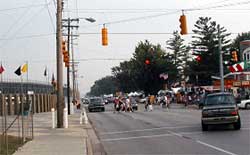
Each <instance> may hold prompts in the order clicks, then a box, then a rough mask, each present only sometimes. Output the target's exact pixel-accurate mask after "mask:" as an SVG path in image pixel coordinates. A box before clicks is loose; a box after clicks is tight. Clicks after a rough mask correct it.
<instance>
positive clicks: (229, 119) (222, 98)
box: [201, 92, 241, 131]
mask: <svg viewBox="0 0 250 155" xmlns="http://www.w3.org/2000/svg"><path fill="white" fill-rule="evenodd" d="M203 106H204V107H203V109H202V118H201V125H202V130H203V131H207V130H208V125H217V124H233V126H234V129H235V130H239V129H240V128H241V121H240V114H239V110H238V107H237V104H236V101H235V98H234V96H233V95H232V94H231V93H225V92H222V93H214V94H209V95H207V96H206V98H205V101H204V104H203Z"/></svg>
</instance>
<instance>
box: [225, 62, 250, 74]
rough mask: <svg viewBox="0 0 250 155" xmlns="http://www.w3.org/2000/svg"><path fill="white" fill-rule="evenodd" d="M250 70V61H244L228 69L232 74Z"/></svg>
mask: <svg viewBox="0 0 250 155" xmlns="http://www.w3.org/2000/svg"><path fill="white" fill-rule="evenodd" d="M249 68H250V62H249V61H243V62H240V63H237V64H234V65H232V66H229V67H228V69H229V71H230V72H231V73H233V72H242V71H244V70H245V69H249Z"/></svg>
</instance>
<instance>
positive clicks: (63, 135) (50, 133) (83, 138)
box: [14, 111, 87, 155]
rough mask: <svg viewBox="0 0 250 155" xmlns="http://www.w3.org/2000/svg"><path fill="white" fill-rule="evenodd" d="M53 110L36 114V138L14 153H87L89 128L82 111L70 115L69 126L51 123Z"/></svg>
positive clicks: (50, 154)
mask: <svg viewBox="0 0 250 155" xmlns="http://www.w3.org/2000/svg"><path fill="white" fill-rule="evenodd" d="M51 118H52V116H51V112H48V113H40V114H35V115H34V139H33V140H32V141H30V142H28V143H26V144H25V145H24V146H23V147H22V148H19V150H18V151H17V152H16V153H14V155H87V130H86V128H85V125H80V111H78V112H76V113H75V114H73V115H70V116H69V128H68V129H65V128H55V129H52V125H51Z"/></svg>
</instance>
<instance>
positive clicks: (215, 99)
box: [205, 95, 235, 106]
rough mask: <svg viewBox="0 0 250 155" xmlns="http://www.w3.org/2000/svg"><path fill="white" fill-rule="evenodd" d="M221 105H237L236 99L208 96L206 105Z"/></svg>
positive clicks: (225, 96) (228, 96)
mask: <svg viewBox="0 0 250 155" xmlns="http://www.w3.org/2000/svg"><path fill="white" fill-rule="evenodd" d="M219 104H235V99H234V97H233V96H232V95H213V96H207V98H206V100H205V105H207V106H210V105H219Z"/></svg>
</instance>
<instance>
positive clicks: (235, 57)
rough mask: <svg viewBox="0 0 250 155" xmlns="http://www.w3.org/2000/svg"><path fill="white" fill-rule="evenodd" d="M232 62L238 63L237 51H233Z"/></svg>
mask: <svg viewBox="0 0 250 155" xmlns="http://www.w3.org/2000/svg"><path fill="white" fill-rule="evenodd" d="M231 55H232V61H234V62H237V61H238V54H237V51H232V53H231Z"/></svg>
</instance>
